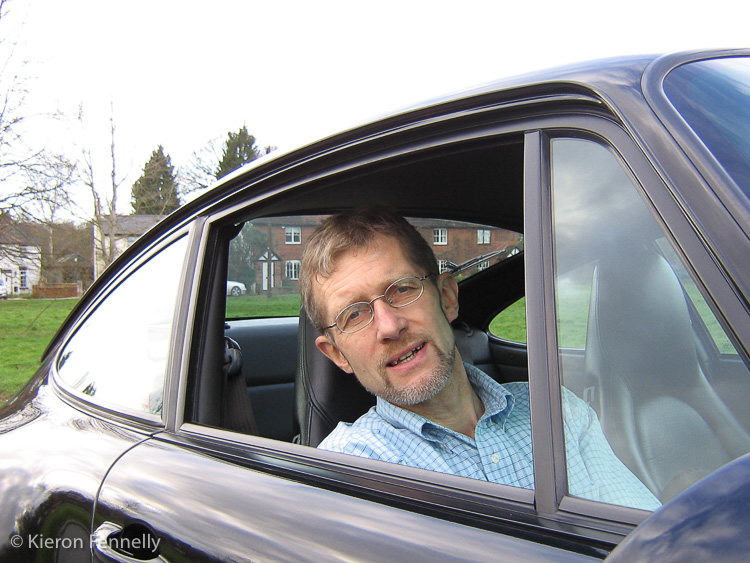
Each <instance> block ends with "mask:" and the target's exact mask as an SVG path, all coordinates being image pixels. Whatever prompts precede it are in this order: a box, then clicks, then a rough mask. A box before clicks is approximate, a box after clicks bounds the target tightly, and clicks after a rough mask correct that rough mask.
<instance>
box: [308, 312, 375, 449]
mask: <svg viewBox="0 0 750 563" xmlns="http://www.w3.org/2000/svg"><path fill="white" fill-rule="evenodd" d="M319 335H320V333H319V332H318V331H317V330H316V329H315V327H314V326H313V325H312V323H311V322H310V319H309V318H308V316H307V313H306V312H305V311H304V309H303V310H302V311H300V316H299V362H298V366H297V374H296V380H295V394H296V397H295V399H296V409H295V416H296V418H297V424H298V425H299V431H300V443H301V444H304V445H307V446H313V447H317V446H318V444H320V442H322V441H323V439H324V438H325V437H326V436H328V434H330V433H331V432H332V431H333V429H334V428H335V427H336V425H337V424H338V423H339V421H343V422H354V421H355V420H357V419H358V418H359V417H360V416H362V415H363V414H364V413H365V412H367V410H368V409H369V408H370V407H372V406H373V405H374V404H375V397H374V396H373V395H371V394H370V393H369V392H368V391H366V390H365V388H364V387H362V385H360V383H359V381H357V378H356V377H355V376H354V375H353V374H348V373H345V372H344V371H342V370H340V369H339V368H338V367H337V366H336V365H335V364H334V363H333V362H332V361H331V360H329V359H328V358H326V357H325V356H324V355H323V354H322V353H321V352H320V350H318V348H317V346H315V339H316V338H317V337H318V336H319Z"/></svg>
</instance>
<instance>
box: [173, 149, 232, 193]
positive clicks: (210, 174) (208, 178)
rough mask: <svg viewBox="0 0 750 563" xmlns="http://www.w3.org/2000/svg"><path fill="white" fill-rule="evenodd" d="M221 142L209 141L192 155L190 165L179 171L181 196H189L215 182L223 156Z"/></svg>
mask: <svg viewBox="0 0 750 563" xmlns="http://www.w3.org/2000/svg"><path fill="white" fill-rule="evenodd" d="M223 142H224V141H223V140H221V139H220V138H218V137H217V138H215V139H211V140H210V141H209V142H208V143H206V146H204V147H203V148H201V149H200V150H197V151H195V152H194V153H193V155H192V157H191V159H190V163H189V164H188V165H187V166H186V167H184V168H182V169H180V172H179V183H180V187H181V191H182V194H183V196H190V195H193V194H195V193H196V192H198V191H200V190H203V189H205V188H207V187H208V186H210V185H211V184H213V183H214V182H216V170H217V169H218V168H219V162H220V161H221V157H222V155H223V154H224V147H223Z"/></svg>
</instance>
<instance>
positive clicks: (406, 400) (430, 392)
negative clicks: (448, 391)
mask: <svg viewBox="0 0 750 563" xmlns="http://www.w3.org/2000/svg"><path fill="white" fill-rule="evenodd" d="M435 348H436V350H437V356H438V360H439V363H438V365H437V367H436V368H435V370H434V371H433V372H432V374H430V377H429V378H428V379H427V381H425V382H423V383H421V384H420V385H418V386H414V387H407V388H405V389H396V388H395V387H393V384H392V383H391V382H390V381H388V380H386V385H385V388H384V389H382V390H381V391H380V393H378V395H379V396H380V398H381V399H385V400H386V401H388V402H389V403H392V404H394V405H400V406H412V405H418V404H419V403H424V402H425V401H429V400H430V399H432V398H433V397H434V396H435V395H437V394H438V393H440V391H442V390H443V389H444V388H445V386H446V385H447V384H448V381H450V378H451V375H452V374H453V365H454V364H455V363H456V346H455V344H454V345H453V349H452V351H451V353H450V354H448V353H446V352H443V351H442V350H440V349H437V347H435Z"/></svg>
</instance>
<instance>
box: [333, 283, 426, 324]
mask: <svg viewBox="0 0 750 563" xmlns="http://www.w3.org/2000/svg"><path fill="white" fill-rule="evenodd" d="M431 275H433V274H427V275H426V276H423V277H421V278H419V277H417V276H409V277H406V278H401V279H399V280H396V281H395V282H393V283H392V284H391V285H389V286H388V287H387V288H386V289H385V292H384V293H383V295H379V296H377V297H375V298H374V299H373V300H372V301H369V302H366V301H360V302H358V303H352V304H351V305H349V306H347V307H345V308H344V309H343V310H342V311H341V312H340V313H339V314H338V315H337V316H336V322H335V323H333V324H332V325H329V326H325V327H323V328H322V329H321V330H323V331H325V330H328V329H329V328H333V327H336V328H338V329H339V330H340V331H341V332H343V333H346V334H352V333H355V332H357V331H360V330H362V329H363V328H365V327H366V326H367V325H369V324H370V323H371V322H372V319H373V318H374V317H375V309H374V308H373V306H372V304H373V303H374V302H375V301H377V300H378V299H385V302H386V303H388V305H390V306H391V307H394V308H396V309H400V308H401V307H406V306H407V305H411V304H412V303H414V302H415V301H416V300H417V299H419V298H420V297H422V294H423V293H424V280H426V279H427V278H429V277H430V276H431Z"/></svg>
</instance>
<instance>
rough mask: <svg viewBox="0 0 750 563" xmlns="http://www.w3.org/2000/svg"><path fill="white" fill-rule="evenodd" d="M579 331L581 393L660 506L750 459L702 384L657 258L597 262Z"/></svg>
mask: <svg viewBox="0 0 750 563" xmlns="http://www.w3.org/2000/svg"><path fill="white" fill-rule="evenodd" d="M587 331H588V333H587V339H586V352H585V368H584V369H585V378H586V381H587V382H588V383H587V385H588V389H587V394H586V395H587V397H592V398H593V401H592V406H593V407H594V408H595V410H597V412H598V414H599V417H600V420H601V424H602V428H603V430H604V433H605V435H606V436H607V439H608V440H609V442H610V444H611V445H612V449H613V450H614V452H615V454H617V456H618V457H619V458H620V459H621V460H622V461H623V462H624V463H625V464H626V465H627V466H628V467H629V468H630V469H631V471H633V473H635V475H636V476H638V478H639V479H640V480H641V481H642V482H643V483H644V484H645V485H646V486H647V487H649V488H650V489H651V491H652V492H653V493H654V494H655V495H656V496H657V497H658V498H659V499H660V500H661V501H662V502H666V501H667V500H669V499H670V498H672V497H673V496H674V495H675V494H677V493H678V492H680V491H681V490H683V489H685V488H686V487H687V486H689V485H691V484H692V483H695V482H696V481H698V480H699V479H701V478H702V477H704V476H706V475H708V474H709V473H711V472H713V471H714V470H716V469H717V468H718V467H720V466H722V465H723V464H725V463H727V462H728V461H730V460H732V459H734V458H736V457H739V456H740V455H742V454H744V453H746V452H748V451H750V436H748V434H747V432H745V430H744V429H743V428H742V427H741V426H740V425H739V423H738V422H737V421H736V419H735V418H734V417H733V415H732V414H731V413H730V411H729V409H728V408H727V407H726V406H725V404H724V403H723V402H722V401H721V399H720V398H719V397H718V396H717V394H716V393H715V392H714V390H713V388H712V387H711V385H710V383H709V382H708V381H707V379H706V377H705V376H704V373H703V371H702V369H701V365H700V363H699V359H698V351H697V348H696V342H697V341H696V335H695V333H694V331H693V327H692V323H691V317H690V311H689V309H688V302H687V300H686V296H685V293H684V292H683V289H682V285H681V284H680V282H679V280H678V278H677V275H676V274H675V272H674V270H673V269H672V268H671V267H670V265H669V263H668V262H667V261H666V260H665V259H664V258H663V257H662V256H660V255H658V254H657V253H656V252H653V251H649V252H647V253H645V254H644V253H632V254H631V255H630V256H629V257H624V256H622V255H618V256H617V257H613V258H610V259H606V260H601V261H600V262H599V263H598V265H597V267H596V268H595V271H594V278H593V285H592V292H591V299H590V306H589V320H588V329H587Z"/></svg>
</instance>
